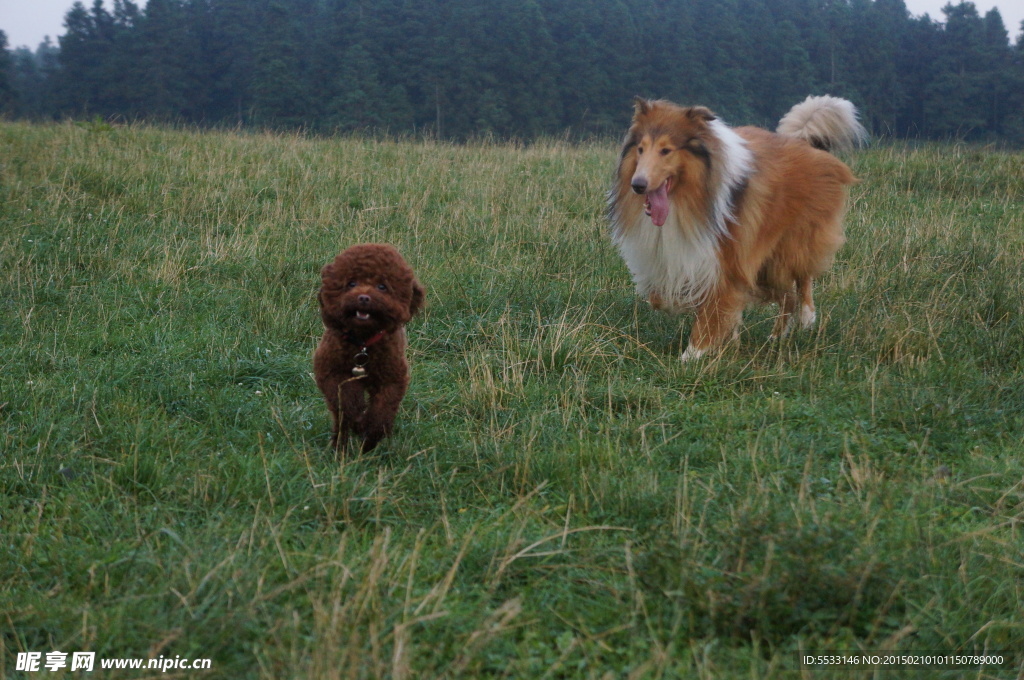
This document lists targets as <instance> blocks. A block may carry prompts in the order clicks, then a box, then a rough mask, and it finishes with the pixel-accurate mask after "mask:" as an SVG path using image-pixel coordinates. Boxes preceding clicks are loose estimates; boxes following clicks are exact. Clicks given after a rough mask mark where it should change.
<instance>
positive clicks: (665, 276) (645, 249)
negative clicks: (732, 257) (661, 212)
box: [614, 207, 721, 311]
mask: <svg viewBox="0 0 1024 680" xmlns="http://www.w3.org/2000/svg"><path fill="white" fill-rule="evenodd" d="M687 217H689V216H686V215H681V214H680V211H679V210H677V209H675V207H673V209H672V211H671V212H670V213H669V218H668V221H667V222H666V223H665V226H663V227H656V226H654V224H653V223H652V222H651V219H650V218H649V217H647V216H646V215H643V214H641V215H640V216H639V218H638V219H637V220H636V223H635V224H632V225H628V226H627V225H616V226H617V227H618V228H616V229H615V233H614V241H615V245H616V246H618V248H619V252H620V253H622V258H623V259H624V260H625V261H626V266H627V267H628V268H629V271H630V273H631V274H632V275H633V282H634V283H635V284H636V290H637V293H639V294H640V296H641V297H645V298H646V297H648V296H649V295H650V294H652V293H655V294H657V295H659V296H660V297H661V298H662V300H663V302H664V303H665V304H666V305H667V306H668V307H669V308H670V309H673V308H674V309H675V311H683V310H684V309H686V308H687V307H693V306H696V305H697V304H699V303H700V302H701V301H703V300H704V298H706V297H707V296H708V294H709V293H710V292H711V290H712V289H713V288H714V287H715V284H716V283H717V282H718V277H719V276H720V273H721V267H720V265H719V261H718V235H717V234H716V233H714V232H713V231H712V230H711V229H709V228H708V227H707V225H703V224H701V225H694V224H692V223H687V222H689V220H687V219H686V218H687ZM680 218H682V220H683V221H682V223H681V221H680Z"/></svg>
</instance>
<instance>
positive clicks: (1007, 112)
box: [0, 0, 1024, 145]
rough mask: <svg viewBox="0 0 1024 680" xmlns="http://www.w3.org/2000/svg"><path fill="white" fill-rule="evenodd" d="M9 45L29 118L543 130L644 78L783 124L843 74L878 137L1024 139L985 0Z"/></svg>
mask: <svg viewBox="0 0 1024 680" xmlns="http://www.w3.org/2000/svg"><path fill="white" fill-rule="evenodd" d="M0 28H2V27H0ZM0 47H2V48H3V49H2V50H0V114H2V115H4V116H6V117H9V118H25V119H32V120H62V119H67V118H74V119H90V120H92V119H97V118H99V119H103V120H110V121H137V120H145V121H152V122H161V123H175V124H188V125H200V126H206V127H256V128H270V129H282V130H290V129H301V130H306V131H310V132H313V133H318V134H331V133H336V132H380V131H383V132H388V133H391V134H399V135H406V134H413V135H426V136H431V137H435V138H439V139H454V140H460V139H467V138H471V137H479V136H491V135H493V136H496V137H500V138H519V139H527V140H528V139H532V138H536V137H538V136H551V135H569V136H570V137H572V138H581V137H589V136H595V135H608V134H615V135H618V134H619V133H621V131H622V129H623V128H624V126H625V124H626V122H627V120H628V116H629V114H630V111H631V99H632V97H633V96H634V95H641V96H645V97H654V98H666V99H671V100H673V101H677V102H680V103H686V104H697V103H699V104H704V105H707V106H709V107H711V108H712V109H713V110H715V111H716V112H717V113H718V114H720V115H721V116H722V117H723V118H725V119H726V120H727V121H728V122H730V123H733V124H740V123H753V124H759V125H768V126H772V125H774V123H775V121H777V120H778V118H779V117H780V116H781V115H782V114H783V113H785V111H786V110H787V109H788V108H789V107H790V106H792V105H793V104H794V103H796V102H798V101H800V100H802V99H803V98H804V97H805V96H806V95H808V94H833V95H837V96H842V97H846V98H848V99H850V100H852V101H853V102H854V103H855V104H856V105H857V106H858V108H859V109H860V110H861V114H862V117H863V121H864V123H865V125H866V126H867V127H868V128H869V130H870V131H871V132H872V134H873V135H875V136H885V137H899V138H915V139H964V140H972V141H982V142H1001V143H1009V144H1014V145H1020V144H1024V36H1022V37H1021V38H1018V39H1017V40H1016V42H1015V43H1011V41H1010V37H1009V31H1008V30H1007V27H1006V26H1005V25H1004V23H1003V19H1002V17H1001V16H1000V14H999V12H998V10H995V9H992V10H990V11H988V12H986V13H985V14H984V15H982V14H981V13H980V12H979V10H978V8H977V6H976V5H975V4H974V3H971V2H960V3H959V4H952V3H951V4H948V5H947V6H946V7H945V8H944V9H943V16H942V17H938V18H934V17H930V16H928V15H925V16H920V17H918V16H912V15H911V13H910V12H909V11H908V10H907V7H906V5H905V4H904V2H903V0H714V1H707V0H373V1H372V2H371V1H369V0H149V1H148V3H146V4H145V6H144V7H140V5H139V4H138V3H136V2H132V1H131V0H114V1H113V3H112V7H110V5H109V3H108V4H104V2H103V1H102V0H94V2H92V4H91V5H86V4H83V3H81V2H78V3H75V4H74V5H73V7H72V8H71V9H70V10H69V11H68V13H67V15H66V17H65V33H64V34H63V35H61V36H59V37H58V38H57V41H56V43H54V42H53V41H51V40H47V41H46V42H44V43H42V44H41V45H39V46H38V47H37V48H36V49H35V50H34V51H33V50H30V49H27V48H24V47H20V48H17V49H12V48H10V47H9V46H8V45H7V40H6V38H5V36H4V34H3V33H2V32H0Z"/></svg>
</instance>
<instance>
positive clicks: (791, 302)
mask: <svg viewBox="0 0 1024 680" xmlns="http://www.w3.org/2000/svg"><path fill="white" fill-rule="evenodd" d="M775 302H777V303H778V305H779V315H778V316H777V317H775V327H774V328H772V334H771V335H769V336H768V338H769V339H770V340H778V339H779V338H781V337H782V336H784V335H786V334H787V333H789V329H790V328H792V326H793V314H794V313H795V312H796V308H797V305H798V304H799V298H798V296H797V291H796V289H793V288H791V289H790V290H787V291H786V292H785V293H783V294H781V295H779V296H778V297H777V298H776V300H775Z"/></svg>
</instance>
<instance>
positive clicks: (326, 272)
mask: <svg viewBox="0 0 1024 680" xmlns="http://www.w3.org/2000/svg"><path fill="white" fill-rule="evenodd" d="M334 269H335V267H334V262H328V263H327V264H325V265H324V267H323V269H321V270H320V280H321V281H322V282H323V283H327V282H328V281H333V280H334Z"/></svg>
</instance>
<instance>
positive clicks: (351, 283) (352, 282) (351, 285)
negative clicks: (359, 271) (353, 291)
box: [348, 280, 356, 288]
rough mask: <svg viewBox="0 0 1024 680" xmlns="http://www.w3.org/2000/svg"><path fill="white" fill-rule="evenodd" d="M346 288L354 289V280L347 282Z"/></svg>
mask: <svg viewBox="0 0 1024 680" xmlns="http://www.w3.org/2000/svg"><path fill="white" fill-rule="evenodd" d="M348 287H349V288H355V287H356V282H355V280H352V281H349V282H348Z"/></svg>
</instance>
